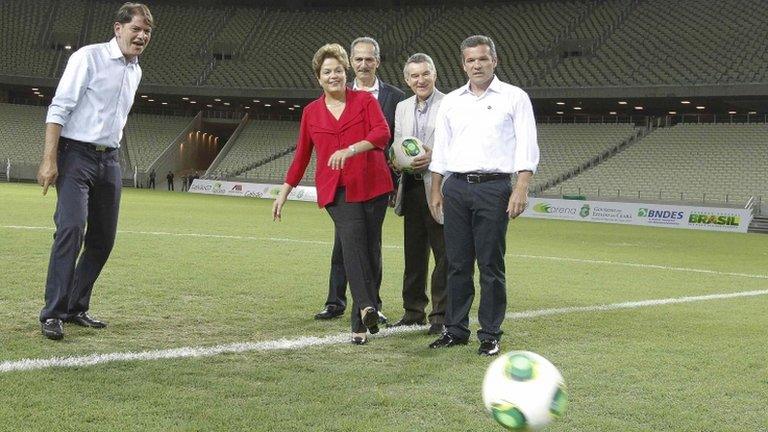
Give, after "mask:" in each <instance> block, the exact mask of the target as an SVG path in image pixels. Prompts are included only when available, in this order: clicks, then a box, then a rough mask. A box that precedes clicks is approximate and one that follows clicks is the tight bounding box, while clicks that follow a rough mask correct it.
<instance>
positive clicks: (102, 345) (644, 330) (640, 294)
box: [0, 184, 768, 432]
mask: <svg viewBox="0 0 768 432" xmlns="http://www.w3.org/2000/svg"><path fill="white" fill-rule="evenodd" d="M54 205H55V194H53V195H51V194H49V196H47V197H42V196H41V192H40V188H39V187H38V186H35V185H16V184H10V185H9V184H2V185H0V271H1V272H2V273H1V274H2V279H1V281H2V282H1V285H0V310H1V311H2V312H0V314H1V315H0V366H1V365H2V363H3V362H15V361H18V360H21V359H51V358H54V357H72V356H86V355H91V354H106V353H116V352H117V353H124V352H138V351H145V350H149V351H152V350H163V349H168V348H180V347H211V346H215V345H220V344H232V343H238V342H269V341H275V340H280V339H288V340H293V339H298V338H302V337H307V336H318V337H324V336H335V335H343V336H344V339H343V340H344V341H346V335H347V332H348V327H349V323H348V317H345V318H343V319H339V320H334V321H332V322H318V321H315V320H313V319H312V316H313V314H314V313H315V312H317V311H318V310H319V309H320V307H321V306H322V303H323V301H324V299H325V290H326V284H327V278H328V274H327V271H328V262H329V259H330V249H331V240H332V226H331V222H330V218H329V217H328V216H327V214H326V213H325V211H322V210H319V209H318V208H317V207H316V205H314V204H312V203H296V202H290V203H288V204H287V205H286V208H285V209H284V216H283V222H281V223H273V222H272V220H271V217H270V208H271V201H267V200H258V199H242V198H227V197H214V196H199V195H190V194H181V193H167V192H160V191H157V192H150V191H146V190H133V189H126V190H124V195H123V201H122V211H121V219H120V225H119V230H120V233H119V234H118V239H117V244H116V246H115V249H114V251H113V254H112V257H111V258H110V261H109V263H108V264H107V267H106V268H105V270H104V272H103V273H102V276H101V277H100V279H99V281H98V282H97V286H96V288H95V290H94V295H93V301H92V312H93V314H94V315H95V316H97V317H99V318H102V319H104V320H106V321H108V322H109V324H110V325H109V327H108V328H107V329H105V330H100V331H99V330H88V329H82V328H79V327H73V326H71V325H68V326H65V333H66V337H65V339H64V340H63V341H61V342H58V343H57V342H53V341H49V340H46V339H44V338H43V337H42V336H41V335H40V328H39V324H38V321H37V314H38V312H39V310H40V307H41V306H42V298H43V289H44V288H43V287H44V280H45V276H46V268H47V262H48V254H49V253H50V246H51V238H52V233H53V231H52V229H51V228H52V226H53V225H52V224H53V223H52V213H53V209H54ZM22 227H28V228H22ZM29 227H33V228H34V227H37V228H40V229H37V228H34V229H31V228H29ZM384 244H385V248H384V282H383V286H382V290H381V295H382V298H383V300H384V312H385V313H386V314H387V315H388V316H389V317H390V319H398V318H399V317H400V315H401V314H402V308H401V299H400V283H401V279H402V269H403V259H402V248H401V245H402V221H401V220H400V219H399V218H398V217H396V216H395V215H394V214H393V213H391V212H390V213H389V214H388V215H387V218H386V221H385V228H384ZM766 264H768V236H764V235H756V234H746V235H744V234H730V233H708V232H699V231H688V230H674V229H663V228H647V227H632V226H615V225H606V224H589V223H577V222H561V221H547V220H531V219H519V220H515V221H513V222H512V223H511V224H510V228H509V238H508V251H507V279H508V294H509V305H508V309H509V313H517V312H526V311H533V310H541V309H552V308H569V307H579V306H585V307H591V306H596V305H605V304H614V303H623V302H635V301H643V300H657V299H669V298H681V297H695V296H705V295H710V294H728V293H738V292H746V291H763V290H768V266H767V265H766ZM698 270H705V271H698ZM765 294H766V295H763V294H757V295H753V296H748V297H735V298H722V299H711V300H705V301H683V302H680V303H675V304H660V305H645V306H639V307H624V308H617V309H612V310H604V311H600V310H595V309H589V308H587V309H584V310H581V311H579V310H563V311H561V312H560V313H553V314H550V315H545V316H538V317H531V318H509V319H507V320H506V321H505V323H504V326H503V328H504V331H505V335H504V338H503V340H502V350H504V351H510V350H518V349H522V350H529V351H534V352H537V353H539V354H541V355H543V356H545V357H547V358H548V359H550V360H551V361H552V362H553V363H554V364H555V365H556V366H558V367H559V368H560V370H561V371H562V373H563V376H564V377H565V379H566V382H567V384H568V390H569V399H570V401H569V407H568V412H567V413H566V415H565V416H564V417H563V418H562V419H560V420H558V421H557V422H555V423H553V424H552V426H551V427H550V428H549V430H552V431H768V410H766V401H768V366H767V365H768V350H767V349H766V345H767V344H768V331H767V329H768V314H766V311H767V310H768V291H766V293H765ZM690 300H695V299H690ZM475 303H476V304H477V299H476V301H475ZM474 316H475V315H474V314H473V317H474ZM473 326H474V328H475V329H476V328H477V325H476V324H473ZM432 340H433V337H430V336H427V335H426V334H424V332H422V331H418V332H415V331H414V332H406V333H400V334H384V335H382V336H381V337H377V336H374V337H372V338H371V341H370V343H369V344H368V345H365V346H353V345H351V344H349V343H346V342H341V338H340V339H339V342H337V343H327V344H325V345H322V346H314V347H305V348H301V349H281V350H253V351H247V352H242V353H229V354H221V355H216V356H210V357H202V358H181V359H178V358H177V359H161V360H152V361H143V360H136V361H121V362H107V363H104V364H98V365H93V366H81V367H69V368H64V367H54V368H44V369H37V370H21V371H20V370H14V371H9V372H0V430H2V431H37V430H62V431H69V430H72V431H75V430H88V431H102V430H107V431H125V430H142V431H145V430H152V431H212V430H220V431H225V430H238V431H246V430H254V431H356V432H357V431H496V430H501V428H500V427H498V426H496V424H495V423H493V421H492V420H491V419H490V417H489V416H488V415H486V413H485V410H484V408H483V405H482V401H481V396H480V385H481V382H482V377H483V374H484V372H485V368H486V366H487V365H488V363H489V362H490V360H489V359H488V358H481V357H479V356H478V355H477V354H476V353H475V350H476V349H477V344H476V342H475V341H472V343H470V344H469V345H468V346H467V347H459V348H452V349H448V350H429V349H427V345H428V344H429V343H430V342H431V341H432Z"/></svg>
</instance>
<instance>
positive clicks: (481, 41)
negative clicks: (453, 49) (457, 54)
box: [461, 35, 498, 63]
mask: <svg viewBox="0 0 768 432" xmlns="http://www.w3.org/2000/svg"><path fill="white" fill-rule="evenodd" d="M480 45H487V46H488V48H490V49H491V56H492V57H493V58H495V59H498V57H497V56H496V45H495V44H494V43H493V39H491V38H489V37H488V36H483V35H474V36H470V37H468V38H466V39H464V41H463V42H462V43H461V62H462V63H464V50H465V49H467V48H474V47H476V46H480Z"/></svg>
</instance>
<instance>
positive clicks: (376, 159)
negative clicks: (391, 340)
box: [272, 44, 393, 345]
mask: <svg viewBox="0 0 768 432" xmlns="http://www.w3.org/2000/svg"><path fill="white" fill-rule="evenodd" d="M312 67H313V69H314V71H315V76H316V77H317V80H318V82H319V83H320V86H322V88H323V95H322V96H320V97H319V98H318V99H316V100H314V101H312V102H311V103H310V104H308V105H307V106H306V107H305V108H304V112H303V114H302V116H301V127H300V129H299V138H298V141H297V144H296V154H295V155H294V157H293V162H292V163H291V167H290V168H289V169H288V173H287V174H286V176H285V183H284V184H283V187H282V188H281V189H280V194H279V195H278V197H277V199H275V202H274V204H273V206H272V217H273V219H275V220H280V218H281V216H282V210H283V206H284V205H285V201H286V199H287V197H288V194H289V193H290V192H291V190H292V189H293V188H294V187H296V185H298V184H299V182H300V181H301V178H302V177H303V176H304V172H305V171H306V169H307V165H308V164H309V161H310V157H312V150H313V149H314V150H315V154H316V157H317V172H316V173H315V186H316V187H317V203H318V205H319V206H320V207H325V209H326V210H327V211H328V213H329V214H330V216H331V219H333V223H334V225H335V227H336V232H337V233H338V235H339V237H340V239H341V245H342V249H343V251H344V252H343V253H344V270H345V271H346V273H347V277H348V279H349V290H350V292H351V293H352V300H353V302H354V304H353V306H352V314H351V317H352V343H354V344H358V345H362V344H364V343H366V342H367V341H368V339H367V336H366V330H367V331H370V332H371V334H373V333H376V332H378V331H379V329H378V319H379V316H378V311H377V310H376V300H377V299H378V294H379V293H378V290H379V286H378V284H377V281H376V277H375V275H374V273H373V269H374V268H376V267H377V265H379V264H380V263H381V227H382V224H383V223H384V214H385V213H386V210H387V201H388V196H389V193H390V192H392V190H393V185H392V177H391V175H390V173H389V167H388V166H387V162H386V158H385V156H384V148H385V147H386V145H387V142H388V141H389V126H387V121H386V119H385V118H384V114H383V113H382V111H381V108H380V107H379V103H378V102H377V101H376V99H374V97H373V96H372V95H371V94H370V93H368V92H358V91H354V90H350V89H348V88H347V86H346V83H347V74H346V70H347V69H348V68H349V58H348V57H347V53H346V51H344V48H342V47H341V45H339V44H328V45H324V46H323V47H322V48H320V49H319V50H318V51H317V52H316V53H315V56H314V57H313V58H312Z"/></svg>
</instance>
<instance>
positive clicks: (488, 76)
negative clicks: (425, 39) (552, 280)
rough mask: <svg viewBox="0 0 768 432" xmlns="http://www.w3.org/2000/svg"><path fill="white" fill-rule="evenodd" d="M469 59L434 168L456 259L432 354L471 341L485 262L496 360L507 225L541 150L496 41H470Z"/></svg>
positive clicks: (446, 106) (440, 129) (439, 210)
mask: <svg viewBox="0 0 768 432" xmlns="http://www.w3.org/2000/svg"><path fill="white" fill-rule="evenodd" d="M461 54H462V67H463V69H464V72H466V74H467V77H468V78H469V82H468V83H467V84H466V85H465V86H462V87H460V88H458V89H456V90H454V91H452V92H451V93H449V94H448V95H446V96H445V98H443V102H442V104H441V105H440V110H439V113H438V118H437V125H436V126H435V145H434V148H433V153H432V162H431V163H430V165H429V169H430V171H432V188H431V189H432V191H431V202H430V211H432V214H433V215H434V216H435V218H436V219H437V218H439V217H440V216H443V217H444V224H445V249H446V258H447V261H448V286H447V307H446V313H445V326H446V331H445V333H443V334H442V335H441V336H440V338H438V339H437V340H436V341H434V342H433V343H432V344H430V348H442V347H451V346H455V345H465V344H466V343H467V342H468V340H469V336H470V334H471V332H470V330H469V310H470V308H471V307H472V300H473V299H474V295H475V287H474V282H473V273H474V265H475V261H477V266H478V268H479V270H480V308H479V310H478V320H479V322H480V329H479V330H478V331H477V337H478V339H479V340H480V348H479V349H478V354H480V355H496V354H498V353H499V339H500V338H501V335H502V331H501V324H502V322H503V321H504V314H505V313H506V306H507V293H506V276H505V267H504V254H505V253H506V235H507V225H508V223H509V220H510V219H514V218H515V217H517V216H518V215H520V213H522V212H523V210H524V209H525V206H526V203H527V196H528V184H529V182H530V180H531V177H532V176H533V172H534V171H535V170H536V166H537V165H538V163H539V147H538V144H537V142H536V122H535V119H534V116H533V108H532V106H531V101H530V99H529V98H528V95H527V94H526V93H525V92H524V91H523V90H521V89H520V88H518V87H515V86H513V85H510V84H507V83H505V82H502V81H501V80H499V79H498V78H497V77H496V75H495V74H494V71H495V69H496V65H497V62H498V59H497V56H496V47H495V46H494V43H493V41H492V40H491V39H490V38H489V37H487V36H470V37H468V38H467V39H465V40H464V42H462V43H461ZM512 174H516V176H517V181H516V183H515V186H514V190H513V188H512V183H511V177H512ZM441 185H442V190H441Z"/></svg>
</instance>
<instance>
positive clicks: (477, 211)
mask: <svg viewBox="0 0 768 432" xmlns="http://www.w3.org/2000/svg"><path fill="white" fill-rule="evenodd" d="M511 193H512V186H511V183H510V181H509V179H500V180H492V181H488V182H485V183H473V184H470V183H467V182H466V181H464V180H461V179H458V178H456V177H454V176H449V177H448V178H447V179H446V180H445V183H444V184H443V196H444V198H443V215H444V218H445V220H444V222H445V228H444V229H445V251H446V258H447V261H448V296H447V297H448V299H447V307H446V313H445V326H446V330H447V331H448V332H449V333H451V334H453V335H455V336H458V337H460V338H468V337H469V335H470V334H471V332H470V330H469V310H470V308H471V307H472V301H473V299H474V297H475V287H474V281H473V276H474V270H475V261H477V267H478V269H479V270H480V308H479V310H478V320H479V321H480V329H479V330H478V331H477V337H478V339H480V340H483V339H495V340H499V339H500V338H501V334H502V331H501V323H502V322H503V321H504V314H505V313H506V309H507V291H506V276H505V265H504V254H505V252H506V235H507V225H508V224H509V217H508V216H507V213H506V210H507V206H508V204H509V197H510V194H511Z"/></svg>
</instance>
